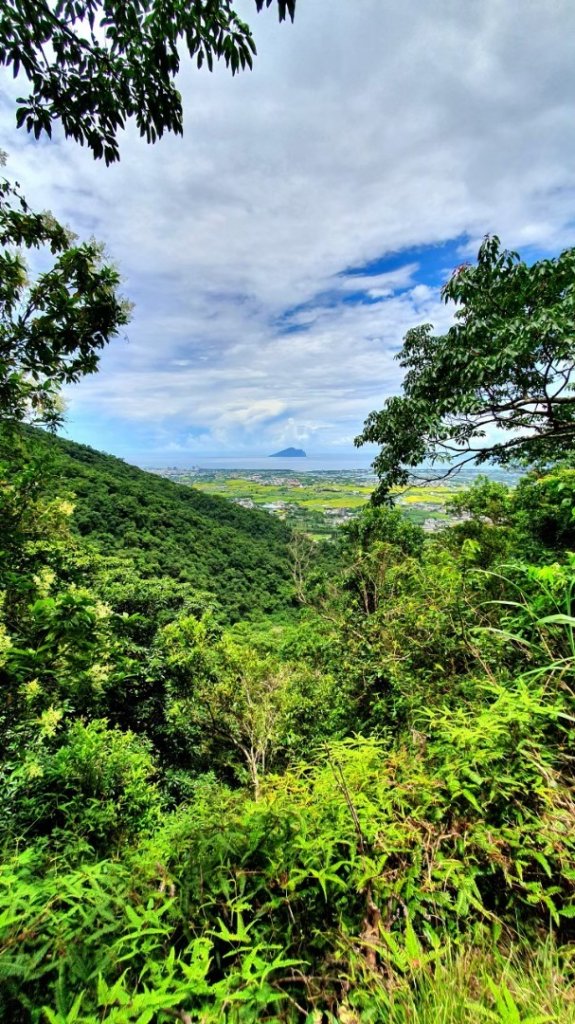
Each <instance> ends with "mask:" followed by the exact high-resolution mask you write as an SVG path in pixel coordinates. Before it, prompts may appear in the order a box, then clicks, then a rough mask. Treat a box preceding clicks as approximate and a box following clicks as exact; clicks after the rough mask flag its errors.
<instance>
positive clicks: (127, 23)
mask: <svg viewBox="0 0 575 1024" xmlns="http://www.w3.org/2000/svg"><path fill="white" fill-rule="evenodd" d="M272 2H274V0H256V8H257V10H258V11H259V10H261V9H262V8H263V7H264V5H265V6H266V7H269V6H270V5H271V4H272ZM277 4H278V14H279V18H280V21H282V20H284V19H285V18H286V16H289V17H290V18H292V19H293V16H294V11H295V0H277ZM182 49H183V50H185V51H187V53H188V55H189V57H190V58H191V59H192V60H194V61H195V63H196V64H197V67H198V68H201V67H202V66H203V65H204V64H205V65H206V66H207V67H208V68H209V70H210V71H211V70H212V69H213V66H214V62H215V61H218V60H223V61H224V63H225V65H226V67H228V68H230V70H231V72H232V74H235V73H236V72H238V71H240V70H242V69H244V68H246V67H248V68H251V66H252V61H253V56H254V54H255V52H256V48H255V43H254V41H253V37H252V35H251V32H250V29H249V27H248V25H246V24H245V22H243V21H242V20H241V18H240V17H239V16H238V14H237V13H236V12H235V11H234V9H233V7H232V5H231V2H230V0H191V2H189V0H58V2H57V3H50V2H48V0H46V2H45V0H6V2H5V3H3V4H2V9H1V12H0V64H3V65H4V66H6V67H9V68H11V69H12V71H13V74H14V76H15V77H16V76H17V75H18V74H20V73H23V74H24V75H25V76H26V78H27V79H28V81H29V82H30V84H31V87H32V91H31V93H30V95H29V96H28V97H27V98H21V99H20V100H19V103H20V106H19V109H18V113H17V123H18V126H19V127H20V126H22V125H24V126H25V127H26V129H27V130H28V131H29V132H33V133H34V135H35V136H36V138H39V137H40V135H41V134H42V133H43V132H45V133H46V134H47V135H48V136H50V135H51V134H52V125H53V123H54V122H55V121H59V122H60V123H61V125H62V128H63V130H64V132H65V134H66V135H67V136H68V137H69V138H72V139H74V140H75V141H76V142H79V143H81V144H82V145H83V144H85V145H87V146H88V148H89V149H90V150H91V151H92V153H93V155H94V157H103V158H104V159H105V161H106V163H107V164H109V163H112V162H113V161H114V160H117V159H118V158H119V147H118V139H117V137H118V133H119V131H120V130H121V129H123V128H124V127H125V125H126V122H127V120H128V119H130V118H133V119H134V120H135V122H136V125H137V128H138V130H139V132H140V135H142V136H144V137H145V138H146V140H147V142H155V141H156V139H158V138H160V137H161V136H162V135H163V133H164V132H165V131H172V132H175V133H176V134H181V133H182V128H183V112H182V104H181V97H180V93H179V92H178V89H177V88H176V85H175V81H174V80H175V78H176V76H177V74H178V71H179V70H180V65H181V51H182Z"/></svg>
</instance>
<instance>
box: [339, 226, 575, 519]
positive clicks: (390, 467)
mask: <svg viewBox="0 0 575 1024" xmlns="http://www.w3.org/2000/svg"><path fill="white" fill-rule="evenodd" d="M442 297H443V299H444V300H445V302H453V303H455V304H456V306H457V310H456V313H455V321H456V322H455V324H454V325H453V326H452V327H451V328H450V329H449V330H448V331H447V334H445V335H441V336H439V337H436V336H434V335H433V334H432V327H431V325H430V324H424V325H423V326H421V327H416V328H414V329H412V330H410V331H408V333H407V335H406V337H405V340H404V345H403V348H402V350H401V352H400V353H399V355H398V358H399V362H400V364H401V366H402V367H404V368H405V369H406V370H407V374H406V377H405V380H404V383H403V394H402V395H400V396H396V397H393V398H389V399H388V400H387V401H386V403H385V405H384V407H383V409H382V410H381V411H379V412H372V413H371V414H370V415H369V416H368V418H367V420H366V422H365V424H364V429H363V433H362V434H360V435H359V437H357V438H356V440H355V443H356V445H358V446H359V445H362V444H365V443H366V442H375V443H377V444H380V445H382V448H381V451H380V452H379V454H378V455H377V457H376V459H375V461H374V468H375V470H376V471H377V473H378V476H379V477H380V486H379V488H378V491H377V493H376V500H385V499H386V497H387V496H388V494H389V490H390V488H391V487H392V486H393V485H397V484H399V485H405V484H407V483H409V482H411V481H413V480H415V479H421V478H422V476H423V477H424V478H425V476H426V474H425V470H420V469H419V470H418V467H421V466H422V465H424V464H431V465H434V464H436V463H443V464H446V463H447V465H448V468H447V469H446V471H445V472H444V473H443V476H445V477H446V476H450V475H451V474H453V473H454V472H457V470H458V469H459V468H460V466H461V465H462V464H464V463H466V462H477V463H485V462H488V461H493V462H497V463H500V464H502V465H505V464H508V463H511V462H516V461H521V462H523V463H533V462H536V461H543V462H544V461H545V460H548V459H550V458H554V459H556V458H557V457H559V456H560V455H561V454H562V453H564V452H567V451H570V450H571V449H572V448H573V446H574V444H575V394H573V381H574V372H575V249H567V250H565V252H562V253H561V255H560V256H558V257H556V258H555V259H544V260H539V261H538V262H536V263H534V264H533V265H532V266H528V265H527V264H526V263H525V262H523V261H522V260H521V259H520V257H519V255H518V254H517V253H515V252H508V251H506V250H502V249H501V245H500V241H499V239H498V238H497V237H496V236H492V237H490V236H488V237H486V238H485V240H484V242H483V244H482V245H481V247H480V249H479V255H478V261H477V265H476V266H469V265H467V264H464V265H463V266H460V267H458V268H457V269H456V270H455V271H454V273H453V274H452V276H451V278H450V280H449V281H448V282H447V284H446V285H445V286H444V288H443V289H442ZM490 435H491V436H490ZM505 435H507V436H505ZM416 471H417V472H416ZM429 478H430V475H427V479H429Z"/></svg>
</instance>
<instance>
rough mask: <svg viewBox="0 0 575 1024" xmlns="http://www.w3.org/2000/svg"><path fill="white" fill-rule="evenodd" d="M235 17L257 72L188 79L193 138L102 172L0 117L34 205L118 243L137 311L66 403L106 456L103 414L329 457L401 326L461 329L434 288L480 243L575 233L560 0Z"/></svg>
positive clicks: (178, 432) (146, 150)
mask: <svg viewBox="0 0 575 1024" xmlns="http://www.w3.org/2000/svg"><path fill="white" fill-rule="evenodd" d="M240 7H241V10H242V12H243V13H244V15H245V17H246V20H248V21H250V23H251V24H252V25H253V27H254V31H255V34H256V40H257V44H258V50H259V54H258V57H257V60H256V64H255V68H254V71H253V72H252V73H249V74H244V75H241V76H240V77H238V78H234V79H232V78H231V77H230V76H229V74H228V73H227V72H226V71H225V70H224V69H218V70H217V71H216V72H215V73H214V74H213V75H212V76H210V75H209V74H207V73H196V72H193V71H192V70H191V69H190V68H187V69H186V70H185V71H184V73H183V74H182V76H181V81H180V83H179V85H180V87H181V90H182V93H183V96H184V106H185V136H184V138H183V139H176V138H170V137H166V138H165V139H164V140H162V142H160V143H159V144H157V145H156V146H155V147H147V146H146V145H145V143H143V142H142V141H141V140H139V139H138V138H137V137H136V135H135V133H134V131H133V129H132V128H129V129H128V131H127V132H126V133H125V137H124V139H123V143H122V161H121V163H120V165H117V166H114V167H112V168H108V169H107V168H105V167H104V166H103V165H101V164H96V163H94V162H93V161H92V159H91V158H90V156H89V155H88V154H87V153H86V152H84V151H83V150H81V149H79V148H78V147H76V146H75V145H74V144H73V143H72V142H66V141H62V140H61V139H57V140H56V141H55V142H53V143H42V144H41V145H38V144H34V143H33V142H30V140H29V139H28V138H27V137H26V136H24V135H23V134H22V133H16V132H15V131H13V129H12V114H11V113H10V111H9V106H8V104H7V103H3V105H2V107H1V109H0V116H1V119H2V124H3V125H4V132H3V135H2V139H1V141H0V145H1V146H2V147H3V148H5V149H7V150H8V152H9V154H10V163H9V169H12V170H13V171H14V172H15V174H16V176H17V177H18V178H19V180H20V181H21V182H22V185H23V187H24V189H25V191H26V193H27V194H28V196H29V198H30V200H31V201H32V202H33V203H34V204H35V205H36V206H37V207H39V208H45V207H50V208H51V209H53V210H54V212H55V213H56V214H57V215H58V216H60V217H61V218H62V219H63V220H65V221H67V222H68V223H70V225H71V226H72V227H73V228H74V229H75V230H76V231H78V232H79V233H80V234H83V235H86V234H87V235H90V234H94V235H96V236H97V237H99V238H102V239H104V240H105V241H106V243H107V247H108V249H109V251H110V253H111V254H112V255H113V257H114V259H115V260H116V261H117V262H118V263H119V265H120V267H121V269H122V273H123V276H124V284H123V289H124V291H125V293H126V294H128V295H129V296H130V298H132V299H133V300H134V301H135V303H136V312H135V317H134V320H133V323H132V324H131V325H130V327H129V329H128V331H127V340H123V339H119V340H117V341H116V342H115V343H114V344H113V345H112V346H111V347H110V349H109V350H108V351H107V352H106V354H105V356H104V358H103V360H102V365H101V372H100V373H99V374H98V375H97V376H95V377H92V378H87V379H85V380H84V381H83V382H82V383H81V384H80V385H79V386H78V387H76V388H74V389H71V391H70V393H69V395H68V397H69V400H70V410H71V412H70V415H71V424H70V431H71V433H72V436H74V430H75V429H76V425H77V427H78V430H80V428H81V426H82V424H84V427H82V430H83V431H84V433H83V436H84V437H85V436H86V429H87V428H85V425H86V424H87V423H88V422H89V424H90V430H92V431H93V443H94V444H96V445H97V444H98V436H99V434H98V422H99V421H101V422H102V423H104V422H105V421H106V420H107V419H113V420H114V422H115V423H116V422H117V423H118V424H122V425H123V427H122V429H120V430H118V431H117V432H116V437H117V441H116V443H117V445H118V450H120V448H121V445H122V444H126V445H127V444H129V443H131V446H132V448H133V444H134V442H133V440H132V441H130V439H131V438H132V439H133V438H135V437H136V436H137V438H138V444H139V445H141V446H143V447H144V448H145V446H146V445H147V444H148V443H150V444H151V443H152V441H153V443H154V444H155V443H160V440H161V439H163V442H162V443H164V444H165V445H166V450H168V446H169V445H170V444H174V445H176V446H177V445H180V444H185V445H187V444H191V443H193V439H194V438H196V437H197V438H198V439H199V438H200V437H202V438H203V441H202V442H201V443H202V444H206V443H208V442H207V440H206V439H210V441H211V443H212V444H213V445H214V447H215V448H216V447H217V446H221V447H223V448H230V447H233V448H234V449H238V448H242V447H243V448H246V449H249V448H250V447H253V446H255V445H258V446H259V445H260V444H261V443H265V445H266V446H267V445H268V443H275V442H276V441H277V443H278V445H279V444H280V443H282V444H283V443H288V442H290V441H296V440H302V439H303V438H304V437H305V440H306V443H308V442H309V445H310V447H311V446H312V445H313V447H314V448H316V449H317V450H321V448H322V447H323V448H325V447H329V446H333V445H336V444H338V443H340V442H341V439H342V438H350V437H353V435H354V434H356V433H357V432H358V431H359V430H360V429H361V424H362V422H363V420H364V418H365V416H366V415H367V413H369V412H370V411H371V409H373V408H377V407H378V406H379V405H381V403H382V401H383V399H384V398H385V397H386V395H389V394H392V393H393V392H394V391H397V389H398V388H399V387H400V383H401V373H400V368H399V366H398V364H397V362H395V361H394V359H393V356H394V353H395V352H396V351H397V349H398V346H399V345H400V342H401V339H402V336H403V334H404V333H405V331H406V330H407V329H408V328H409V327H410V326H413V325H414V324H416V323H421V322H424V321H431V322H433V323H435V324H436V326H437V328H438V329H443V328H444V327H446V326H447V324H448V322H449V311H448V310H446V308H445V307H444V306H443V305H442V303H441V301H440V297H439V294H438V290H437V289H438V285H439V284H440V283H441V282H442V280H443V279H444V278H445V275H446V271H447V272H448V270H449V267H450V266H452V265H454V264H455V263H457V262H460V261H461V259H462V258H465V256H466V255H468V254H471V255H472V254H473V253H474V251H475V250H476V246H477V242H478V240H479V239H480V238H481V237H482V236H483V235H484V234H485V233H486V232H487V231H497V233H498V234H499V235H500V236H501V237H502V240H503V242H504V244H506V245H508V246H510V247H517V248H520V249H521V248H524V247H530V251H531V252H533V253H537V252H554V251H557V250H558V249H559V248H561V247H563V246H565V245H568V244H573V242H574V240H575V227H574V225H575V138H574V136H573V132H572V122H573V109H574V100H575V95H574V94H575V66H574V65H573V61H572V43H571V40H572V38H573V34H574V31H575V8H574V7H573V5H572V4H571V3H570V0H554V3H553V4H552V5H535V4H525V3H524V2H523V0H509V2H508V3H505V4H503V3H502V2H501V0H484V2H482V3H481V4H475V5H466V6H465V9H464V8H463V7H462V6H461V4H459V3H454V2H453V0H440V2H439V3H437V4H434V5H432V6H430V5H429V4H428V3H426V2H424V0H413V2H412V3H410V4H409V5H405V6H404V8H400V6H399V5H397V4H384V3H382V2H381V0H356V2H354V3H345V4H344V3H336V4H331V5H329V13H328V12H327V9H326V4H325V2H324V0H305V2H304V0H302V2H301V3H300V4H299V6H298V12H297V15H296V21H295V23H294V25H293V26H291V25H286V24H283V25H281V26H280V25H278V24H277V22H276V19H275V16H274V15H273V12H267V13H263V14H261V15H255V14H254V7H253V3H251V2H248V0H245V2H242V3H241V4H240ZM18 91H19V92H22V91H23V89H22V88H20V83H18ZM146 430H148V434H147V435H146ZM146 437H148V438H149V441H147V440H146ZM338 439H339V440H338ZM341 443H342V444H343V442H341ZM346 443H347V442H346ZM198 444H200V441H199V440H198Z"/></svg>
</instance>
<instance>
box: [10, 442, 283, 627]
mask: <svg viewBox="0 0 575 1024" xmlns="http://www.w3.org/2000/svg"><path fill="white" fill-rule="evenodd" d="M26 437H27V447H28V457H29V459H36V460H37V461H41V460H48V461H49V462H50V463H51V467H52V468H51V477H52V484H51V488H52V490H53V491H54V493H55V494H58V495H60V496H62V495H63V494H65V495H66V497H67V498H68V499H69V500H70V501H71V503H72V504H73V506H74V514H73V516H72V519H71V523H72V526H73V527H74V528H75V532H76V533H77V534H79V535H81V536H82V537H84V538H87V539H89V540H90V541H91V542H92V544H93V545H94V547H95V548H96V549H97V550H98V551H99V552H100V553H101V554H102V555H105V556H107V557H109V556H114V557H115V558H116V563H115V565H116V567H115V568H114V566H113V565H112V564H110V570H109V573H108V574H107V575H108V583H106V584H105V588H106V596H107V597H108V596H109V597H112V596H113V597H114V598H115V599H118V600H119V599H120V596H121V593H120V591H121V587H122V584H121V580H122V579H123V580H124V585H125V586H126V587H127V586H128V580H129V579H131V581H132V582H131V584H130V586H131V588H132V597H131V598H128V591H127V589H126V590H125V592H124V597H125V600H124V601H123V603H122V602H120V603H121V610H122V611H134V612H135V611H137V612H138V613H140V614H145V609H146V606H148V607H149V598H148V599H145V598H144V594H148V595H150V593H151V589H152V588H153V587H154V586H155V588H156V593H157V594H158V595H159V593H160V591H162V590H163V591H164V593H165V595H166V597H167V593H168V590H169V589H170V588H172V593H174V594H175V591H174V590H173V583H172V582H171V581H176V582H177V583H179V584H181V585H184V584H187V585H189V587H188V590H187V591H186V593H187V594H188V596H189V598H190V600H193V594H195V595H196V599H197V601H199V604H200V605H201V606H202V607H205V606H206V604H209V603H210V602H211V603H212V604H213V605H214V606H215V607H217V608H220V609H222V612H223V615H224V617H226V618H228V617H229V618H231V619H232V620H235V619H238V618H241V617H244V616H252V615H257V614H258V613H259V614H261V613H262V612H263V613H270V612H273V611H276V610H279V609H281V608H287V609H289V608H290V606H291V605H292V604H293V601H292V593H293V589H292V582H291V574H290V566H289V552H288V548H289V544H290V537H291V535H290V532H289V530H287V529H286V527H285V526H284V525H283V524H282V523H281V522H279V521H278V520H276V519H275V518H274V517H272V516H269V515H268V514H267V513H265V512H252V511H248V510H246V509H243V508H240V507H239V506H237V505H232V504H230V503H229V502H226V501H224V500H223V499H219V498H214V497H209V496H208V495H204V494H201V493H199V492H198V491H195V490H194V489H193V488H190V487H183V486H180V485H178V484H174V483H172V482H171V481H169V480H165V479H163V478H162V477H159V476H156V475H154V474H151V473H146V472H144V471H143V470H140V469H137V468H136V467H135V466H128V465H126V463H124V462H122V460H121V459H117V458H114V457H112V456H110V455H104V454H102V453H101V452H95V451H94V450H93V449H91V448H88V447H87V446H85V445H78V444H74V443H73V442H70V441H65V440H63V439H61V438H55V437H50V436H47V435H46V434H45V433H41V432H39V431H36V432H28V434H27V435H26ZM8 443H10V442H8ZM24 465H26V461H25V460H24ZM56 481H57V483H55V482H56ZM46 486H47V485H46ZM118 559H120V560H122V562H123V565H118V562H117V560H118ZM127 561H128V562H129V565H128V564H126V563H127ZM141 578H144V580H149V581H150V582H145V583H143V584H142V586H141V587H140V583H139V580H140V579H141ZM113 579H115V580H116V582H115V583H113V582H112V580H113ZM153 580H156V583H155V584H152V581H153ZM161 581H162V582H161ZM184 589H185V588H184ZM180 594H181V595H182V600H183V594H184V590H181V591H180ZM155 600H156V602H157V601H158V597H157V598H156V599H155Z"/></svg>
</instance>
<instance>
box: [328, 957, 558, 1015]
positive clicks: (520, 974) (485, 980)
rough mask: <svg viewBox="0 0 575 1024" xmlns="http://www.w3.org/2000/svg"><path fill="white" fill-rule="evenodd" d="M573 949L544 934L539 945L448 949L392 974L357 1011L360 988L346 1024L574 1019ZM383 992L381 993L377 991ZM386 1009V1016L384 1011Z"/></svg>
mask: <svg viewBox="0 0 575 1024" xmlns="http://www.w3.org/2000/svg"><path fill="white" fill-rule="evenodd" d="M574 956H575V950H574V949H573V947H570V948H569V947H566V948H563V949H559V948H557V947H556V946H555V945H554V944H553V942H551V941H550V940H549V939H547V938H545V937H543V938H541V937H539V938H537V939H536V940H535V941H534V944H533V946H527V945H516V946H511V947H509V948H508V949H506V950H498V949H497V948H496V947H494V946H491V945H486V946H485V947H471V948H470V947H461V946H457V945H455V944H453V945H448V946H447V947H445V948H444V949H443V950H442V951H441V952H440V954H439V955H438V956H437V959H436V960H435V961H434V962H433V963H432V964H429V965H428V966H427V967H418V966H417V965H414V966H413V967H412V969H411V971H410V972H409V974H407V975H403V976H402V975H401V974H399V973H398V972H397V971H390V973H389V975H388V976H387V978H386V979H385V981H384V982H383V984H381V982H378V983H377V987H376V989H375V990H373V994H374V997H375V998H374V1002H375V1003H376V1004H377V1011H376V1015H375V1016H374V1015H372V1014H371V1013H370V1010H371V1008H370V1007H369V1006H367V1005H366V1006H365V1007H361V1008H359V1007H358V1008H357V1009H356V1008H354V1005H353V1003H354V995H353V989H352V990H351V991H350V996H349V1005H348V1007H346V1008H345V1010H344V1013H343V1015H342V1014H341V1013H340V1019H341V1020H345V1021H346V1022H347V1024H363V1022H364V1021H366V1022H367V1021H374V1022H375V1021H377V1022H379V1021H381V1022H382V1024H383V1022H384V1021H385V1022H386V1024H479V1022H481V1021H485V1022H489V1021H492V1022H494V1024H545V1022H548V1024H575V973H574V970H573V958H574ZM378 990H379V991H378ZM378 1014H379V1015H378Z"/></svg>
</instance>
